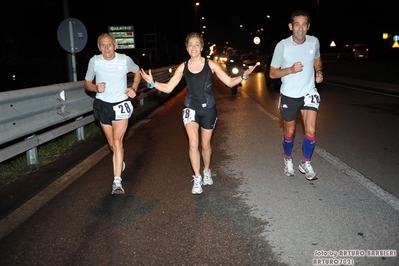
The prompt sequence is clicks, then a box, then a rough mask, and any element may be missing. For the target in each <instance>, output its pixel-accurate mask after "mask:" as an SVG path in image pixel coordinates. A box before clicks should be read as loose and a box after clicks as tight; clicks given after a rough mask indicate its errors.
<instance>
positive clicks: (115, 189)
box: [111, 177, 125, 195]
mask: <svg viewBox="0 0 399 266" xmlns="http://www.w3.org/2000/svg"><path fill="white" fill-rule="evenodd" d="M111 194H117V195H121V194H125V190H124V189H123V187H122V178H120V177H119V178H115V180H114V183H112V192H111Z"/></svg>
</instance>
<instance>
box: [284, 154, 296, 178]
mask: <svg viewBox="0 0 399 266" xmlns="http://www.w3.org/2000/svg"><path fill="white" fill-rule="evenodd" d="M284 174H285V175H286V176H294V175H295V170H294V164H293V163H292V158H287V157H284Z"/></svg>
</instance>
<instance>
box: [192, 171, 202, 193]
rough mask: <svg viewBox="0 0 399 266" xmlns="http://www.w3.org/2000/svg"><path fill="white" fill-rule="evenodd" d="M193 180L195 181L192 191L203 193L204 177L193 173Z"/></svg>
mask: <svg viewBox="0 0 399 266" xmlns="http://www.w3.org/2000/svg"><path fill="white" fill-rule="evenodd" d="M192 181H194V185H193V189H192V190H191V193H193V194H201V193H202V178H201V176H194V175H193V180H192Z"/></svg>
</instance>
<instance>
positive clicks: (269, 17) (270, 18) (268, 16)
mask: <svg viewBox="0 0 399 266" xmlns="http://www.w3.org/2000/svg"><path fill="white" fill-rule="evenodd" d="M266 17H267V18H268V19H269V20H270V30H269V32H270V39H271V38H272V16H270V15H267V16H266Z"/></svg>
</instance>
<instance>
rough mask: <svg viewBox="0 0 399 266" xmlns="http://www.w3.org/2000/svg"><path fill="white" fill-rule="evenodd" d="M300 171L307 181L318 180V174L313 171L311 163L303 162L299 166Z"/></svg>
mask: <svg viewBox="0 0 399 266" xmlns="http://www.w3.org/2000/svg"><path fill="white" fill-rule="evenodd" d="M298 170H299V171H300V172H301V173H302V174H305V178H306V179H307V180H309V181H310V180H316V179H317V173H316V172H315V171H314V170H313V167H312V165H311V164H310V161H304V160H301V163H300V164H299V167H298Z"/></svg>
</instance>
